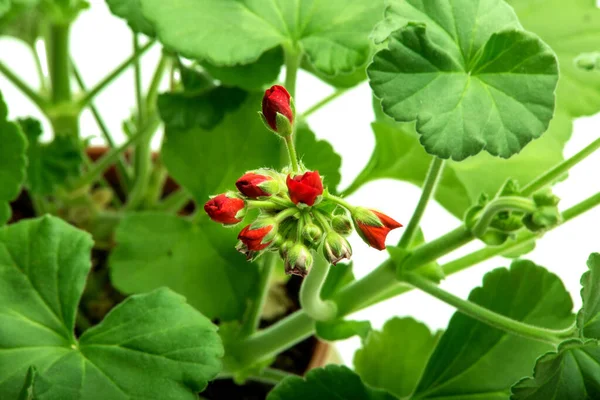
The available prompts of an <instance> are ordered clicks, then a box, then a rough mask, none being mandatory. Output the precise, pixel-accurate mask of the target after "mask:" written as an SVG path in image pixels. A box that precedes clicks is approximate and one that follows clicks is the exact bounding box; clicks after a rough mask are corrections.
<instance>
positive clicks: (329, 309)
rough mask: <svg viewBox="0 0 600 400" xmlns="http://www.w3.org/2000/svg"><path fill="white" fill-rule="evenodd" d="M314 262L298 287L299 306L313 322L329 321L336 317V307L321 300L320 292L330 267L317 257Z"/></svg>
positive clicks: (329, 302)
mask: <svg viewBox="0 0 600 400" xmlns="http://www.w3.org/2000/svg"><path fill="white" fill-rule="evenodd" d="M315 258H316V259H315V262H314V264H313V266H312V268H311V270H310V271H309V273H308V275H306V277H305V278H304V281H303V282H302V286H301V287H300V305H301V306H302V309H303V310H304V311H305V312H306V314H308V315H309V316H310V317H311V318H312V319H314V320H315V321H330V320H332V319H334V318H335V317H336V314H337V305H336V304H335V303H334V302H333V301H331V300H323V299H322V298H321V290H322V289H323V284H324V283H325V280H326V279H327V274H328V273H329V268H330V265H329V263H328V262H327V261H325V259H324V258H323V257H321V256H320V255H317V257H315Z"/></svg>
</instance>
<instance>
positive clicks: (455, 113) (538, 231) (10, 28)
mask: <svg viewBox="0 0 600 400" xmlns="http://www.w3.org/2000/svg"><path fill="white" fill-rule="evenodd" d="M106 3H107V5H108V7H109V8H110V10H111V12H112V13H113V14H114V15H115V16H116V17H119V18H121V19H123V20H124V21H126V22H127V24H128V25H129V27H130V28H131V31H132V38H133V39H132V40H133V44H134V45H133V47H134V54H132V55H131V57H130V58H128V59H126V60H124V61H123V63H122V64H121V65H119V66H117V67H116V69H115V70H114V71H107V74H106V78H105V79H103V80H101V81H100V82H98V83H96V84H95V85H93V86H87V85H86V83H85V82H84V79H83V75H82V74H80V73H79V71H78V69H77V60H76V59H73V57H72V55H71V53H70V50H69V48H70V46H69V43H70V33H71V31H70V28H71V26H72V24H73V22H74V21H75V20H76V19H77V18H78V16H79V15H81V14H82V13H85V12H86V8H87V6H88V4H87V3H86V2H85V0H27V1H25V0H8V1H3V2H2V1H0V34H2V35H9V36H13V37H16V38H18V39H20V40H21V41H22V42H23V43H24V44H25V45H26V46H29V47H31V49H32V50H33V54H34V58H35V60H36V61H37V62H38V63H39V64H41V63H42V61H41V60H40V58H39V54H38V52H37V49H38V47H39V45H40V43H42V44H43V46H44V48H45V51H46V54H47V65H46V67H47V71H49V74H48V75H47V76H46V75H44V74H43V72H42V71H44V70H46V68H40V82H41V84H40V86H39V87H38V88H34V87H33V85H31V84H30V83H29V82H27V81H25V80H24V79H22V78H21V77H19V74H18V71H13V70H12V69H10V68H9V67H7V66H6V65H5V64H3V63H0V73H1V74H2V75H3V76H4V77H5V78H6V79H7V80H8V81H10V82H11V83H12V84H14V86H16V87H17V88H18V89H20V90H21V91H22V93H23V94H24V95H26V96H27V97H28V98H29V99H30V100H31V101H32V102H33V103H34V104H35V105H36V106H37V107H38V108H39V109H40V111H41V112H42V113H43V115H44V116H45V118H47V119H48V121H49V122H50V126H51V127H52V132H51V133H52V135H51V140H50V141H42V140H41V138H42V135H43V132H42V127H41V126H42V125H41V124H40V122H39V121H36V120H35V119H32V118H29V117H27V116H20V117H19V118H17V119H15V120H11V119H9V117H8V108H10V105H11V99H10V98H1V99H0V224H2V225H4V226H3V227H2V228H0V398H2V399H40V400H42V399H43V400H46V399H48V400H54V399H56V400H69V399H194V398H206V399H233V398H264V397H265V396H266V398H267V399H269V400H278V399H282V400H296V399H298V400H300V399H307V398H314V399H334V398H335V399H361V400H366V399H373V400H374V399H377V400H383V399H385V400H388V399H389V400H392V399H464V400H476V399H482V400H483V399H485V400H495V399H498V400H501V399H514V400H524V399H528V400H529V399H530V400H537V399H539V400H546V399H567V400H569V399H573V400H579V399H600V344H599V342H598V340H600V254H592V255H590V257H589V262H588V267H589V271H588V272H586V273H585V274H584V275H583V276H582V278H581V284H582V289H581V296H582V300H583V307H582V308H581V309H580V310H573V303H572V299H571V297H570V295H569V293H568V292H567V291H566V290H565V287H564V285H563V284H562V282H561V280H560V278H559V277H558V276H556V275H554V274H552V273H550V272H549V271H547V270H546V269H544V268H543V267H541V266H537V265H535V264H534V263H533V262H531V261H527V260H526V257H527V253H528V252H529V251H531V250H532V248H533V246H534V245H535V243H536V242H537V241H538V240H543V235H544V233H545V232H547V231H549V230H552V229H560V226H561V225H563V224H565V223H568V222H569V221H570V220H572V219H574V218H576V217H578V216H580V215H581V214H583V213H585V212H586V211H588V210H590V209H592V208H593V207H595V206H597V205H598V204H600V193H598V194H595V195H593V196H591V197H589V198H587V199H582V200H581V202H579V203H578V204H576V205H574V206H572V207H570V208H567V209H565V208H563V207H561V205H560V203H559V200H560V199H559V198H558V197H557V196H556V195H555V194H553V192H552V188H553V184H554V183H556V182H557V181H558V180H561V179H564V178H565V176H566V174H567V173H568V171H569V169H570V168H572V167H573V166H574V165H576V164H578V163H580V162H582V161H584V160H585V158H586V157H587V156H589V155H590V154H592V153H593V152H594V151H596V150H597V149H598V148H600V139H596V140H594V141H591V143H590V144H589V146H587V147H586V148H584V149H583V150H581V151H580V152H578V153H577V154H575V155H574V156H572V157H570V158H568V159H563V156H562V150H563V148H564V145H565V144H566V142H567V140H568V138H569V136H570V133H571V125H572V124H571V121H572V120H573V119H574V118H576V117H580V116H584V115H591V114H593V113H596V112H598V111H600V73H599V72H598V70H600V67H599V65H600V63H599V62H598V60H599V59H600V57H598V53H597V51H598V45H599V43H600V10H599V9H598V8H597V7H596V5H595V4H594V1H593V0H574V1H572V2H559V1H557V0H509V1H508V2H505V1H504V0H387V1H386V2H385V4H384V2H383V0H343V1H342V0H327V1H326V0H294V1H292V0H178V1H164V0H106ZM127 40H129V38H127ZM153 46H160V47H161V48H162V56H161V58H160V61H159V62H158V64H157V65H156V67H155V72H154V75H153V79H152V81H151V84H150V85H149V87H147V88H146V87H143V85H142V82H141V78H140V76H141V64H140V58H141V57H142V55H143V54H144V53H145V52H146V51H147V50H148V49H149V48H151V47H153ZM129 67H131V68H133V69H134V71H135V73H136V80H135V85H134V87H133V88H132V90H133V91H134V92H135V94H136V104H135V109H134V110H135V111H134V112H133V114H132V115H131V118H129V119H128V120H127V121H125V122H124V123H123V129H124V132H125V134H126V141H125V143H123V144H121V145H117V144H115V142H114V139H113V136H114V135H111V132H109V131H108V130H107V129H106V127H105V124H104V123H103V120H102V116H101V110H98V109H97V108H96V107H95V106H94V100H95V97H96V96H97V95H98V93H100V92H102V90H103V89H104V88H106V87H107V86H108V85H109V84H110V83H111V82H113V80H114V79H115V78H116V77H118V76H119V75H120V74H121V73H123V71H125V70H126V69H128V68H129ZM282 67H284V73H283V74H282V76H283V77H284V79H282V81H281V82H279V81H278V79H279V76H280V72H281V71H282ZM299 69H304V70H306V71H308V72H309V73H311V74H313V75H314V76H316V77H317V78H319V79H321V80H322V81H324V82H326V83H328V84H329V85H331V86H332V87H333V88H334V89H335V91H334V93H333V94H332V95H331V96H329V97H327V98H325V99H323V100H322V101H320V102H319V103H318V104H316V105H314V106H313V107H311V108H310V109H308V110H297V109H296V106H295V104H294V96H295V93H296V90H295V89H296V86H297V75H298V70H299ZM167 75H168V76H169V80H170V89H169V90H168V91H166V92H163V93H159V92H160V90H159V88H160V82H161V81H162V79H163V77H164V76H167ZM365 80H368V82H369V85H370V87H371V88H372V91H373V95H374V102H373V104H374V108H375V115H376V121H375V122H374V123H373V124H372V129H373V131H374V133H375V138H376V147H375V150H374V152H373V154H372V157H371V160H370V162H369V163H368V165H367V166H366V167H365V168H364V170H363V171H362V173H360V174H359V176H358V177H357V178H356V180H355V181H354V182H353V183H352V184H351V185H350V186H349V187H348V188H346V189H345V190H344V191H340V190H339V189H338V184H339V182H340V172H339V169H340V165H341V158H340V156H339V155H338V154H337V153H336V151H335V149H334V148H333V147H332V146H331V145H330V144H329V143H327V142H325V141H323V140H318V139H316V137H315V134H314V133H313V132H312V131H311V130H310V128H309V126H308V124H307V116H308V115H309V114H311V113H313V112H314V111H316V110H317V109H320V108H321V107H324V106H326V105H327V103H328V102H330V101H332V100H334V99H335V98H337V97H338V96H340V95H343V94H344V93H345V92H346V91H347V89H348V88H351V87H354V86H356V85H358V84H359V83H361V82H363V81H365ZM86 109H90V110H91V111H92V113H93V115H94V118H95V119H96V121H97V123H98V125H99V127H100V129H101V132H102V134H103V137H104V139H105V140H106V145H107V147H106V148H103V149H98V148H89V147H88V146H87V142H86V141H84V140H83V139H82V134H81V132H80V128H79V118H80V115H81V113H82V111H83V110H86ZM323 112H325V111H323ZM344 117H345V118H348V119H351V118H352V115H351V114H350V115H345V116H344ZM161 129H164V139H163V140H162V143H161V146H160V148H159V149H154V150H155V152H153V149H152V148H151V145H150V144H151V140H152V138H153V137H154V135H155V134H156V133H157V132H158V131H159V130H161ZM367 130H368V127H361V126H356V129H355V131H353V132H345V133H344V134H345V135H347V136H348V137H351V136H352V135H364V134H368V132H366V131H367ZM384 177H385V178H394V179H398V180H403V181H408V182H411V183H414V184H418V185H419V186H421V188H422V195H421V197H420V200H419V202H418V204H417V205H416V207H415V210H414V213H413V215H412V217H411V218H410V219H409V220H407V221H397V220H396V218H394V217H393V216H394V215H395V214H396V212H395V210H393V209H392V210H376V209H374V208H372V207H371V206H370V205H369V204H354V203H353V202H351V201H349V200H348V198H347V196H348V195H350V194H351V193H353V192H354V191H356V190H357V189H359V188H360V187H361V186H362V185H364V184H365V183H367V182H369V181H372V180H375V179H379V178H384ZM432 199H435V200H437V201H438V202H439V203H440V204H441V205H442V206H443V207H445V208H446V209H447V210H448V211H450V212H451V213H452V214H454V215H455V216H456V217H457V224H456V225H457V227H456V228H454V229H452V230H450V231H449V232H448V233H446V234H444V235H442V236H440V237H438V238H435V239H433V240H429V241H428V240H426V239H425V238H424V235H423V232H422V231H421V229H420V222H421V219H422V217H423V215H424V214H425V213H426V211H427V206H428V203H429V202H430V201H431V200H432ZM221 225H222V226H221ZM403 225H404V226H403ZM396 229H398V230H401V231H402V236H401V239H400V241H399V243H390V240H387V236H388V233H389V232H390V231H392V230H396ZM352 232H356V233H358V235H359V236H360V237H361V238H362V239H363V241H364V243H360V242H355V243H353V245H354V246H355V247H356V246H370V247H371V248H372V249H371V251H373V252H377V251H383V252H387V254H388V255H389V257H388V259H387V260H386V261H385V262H383V263H382V264H381V265H380V266H378V267H377V268H375V269H373V270H372V271H371V272H370V273H369V274H367V275H366V276H365V277H363V278H361V279H355V278H354V276H353V274H352V264H351V262H350V260H351V258H352V246H351V244H350V241H349V240H348V239H347V237H348V236H349V235H350V234H351V233H352ZM471 242H479V243H480V244H481V248H480V249H479V250H477V251H475V252H473V253H471V254H468V255H466V256H462V257H458V258H456V259H455V260H453V261H451V262H449V263H448V264H445V265H440V264H439V263H438V262H437V261H438V259H440V258H441V257H442V256H446V255H449V254H451V253H452V252H454V251H455V250H457V249H459V248H462V247H464V246H465V245H467V244H469V243H471ZM240 253H241V254H240ZM497 255H502V256H505V257H506V260H507V261H506V262H507V264H510V266H509V267H507V268H499V269H496V270H493V271H492V272H489V273H488V274H487V275H486V276H485V278H484V280H483V284H482V285H481V286H480V287H478V288H475V289H474V290H473V291H472V292H471V294H470V295H469V297H468V299H463V298H460V297H458V296H456V295H454V294H452V293H450V292H448V291H446V290H444V289H443V288H441V287H440V286H439V283H440V281H441V280H443V279H453V278H451V277H450V275H452V274H454V273H456V272H459V271H462V270H465V269H467V268H469V267H472V266H474V265H477V264H479V263H481V262H483V261H485V260H487V259H489V258H491V257H494V256H497ZM509 259H512V260H509ZM286 282H287V284H286V286H285V287H286V288H287V291H284V292H283V293H281V291H282V290H281V289H282V287H284V286H283V285H284V284H285V283H286ZM290 282H291V283H294V282H296V283H297V284H299V289H298V290H296V291H295V292H294V290H293V289H291V287H292V286H293V285H291V284H290ZM410 290H421V291H423V292H425V293H427V294H430V295H431V296H433V297H435V298H437V299H439V300H440V301H442V302H445V303H447V304H449V305H451V306H453V307H455V308H456V314H455V315H454V316H453V317H452V319H451V320H450V322H449V324H448V327H447V328H446V329H445V330H444V331H443V332H432V331H430V329H429V328H427V327H426V326H425V325H424V324H422V323H420V322H417V321H416V320H414V319H412V318H391V319H390V320H389V321H388V322H387V323H386V324H385V326H384V327H383V329H382V330H373V329H372V328H371V326H370V324H369V322H367V321H356V320H353V319H352V318H351V317H349V316H350V315H351V314H352V313H354V312H356V311H358V310H361V309H364V308H366V307H368V306H370V305H372V304H375V303H377V302H381V301H383V300H385V299H389V298H391V297H394V296H399V295H401V294H403V293H405V292H408V291H410ZM296 297H297V298H298V302H299V307H294V306H293V303H294V301H295V299H296ZM290 304H292V305H291V306H290ZM313 336H316V337H317V338H319V339H321V340H323V341H330V342H333V341H336V340H341V339H346V338H350V337H352V336H359V337H360V338H361V340H362V348H361V349H360V350H359V351H358V352H357V353H356V355H355V358H354V369H350V368H348V367H345V366H338V365H328V366H325V365H319V366H318V367H317V368H314V369H312V370H310V371H308V372H307V373H306V374H304V372H306V371H305V370H306V367H307V365H303V366H302V367H301V368H297V366H296V368H294V366H292V367H290V365H288V364H289V363H287V364H286V362H285V360H286V358H285V357H286V356H285V354H290V353H289V352H288V350H290V349H292V348H294V347H296V346H298V345H299V344H300V343H309V347H302V348H301V349H300V348H299V349H300V350H298V351H297V352H296V353H300V354H303V355H304V356H305V358H309V357H310V352H311V351H312V347H311V346H313V347H314V343H315V342H314V340H313V341H312V342H311V341H310V340H309V341H308V342H306V339H307V338H311V337H313ZM306 353H308V354H306ZM289 357H292V356H289ZM255 382H260V383H261V385H262V386H260V390H259V392H260V394H259V395H257V394H256V393H255V391H256V390H257V389H256V387H255V386H253V383H255ZM221 383H227V385H228V386H227V387H225V388H224V387H223V385H222V384H221ZM236 385H237V386H236ZM252 396H254V397H252ZM257 396H258V397H257Z"/></svg>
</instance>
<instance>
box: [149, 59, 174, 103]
mask: <svg viewBox="0 0 600 400" xmlns="http://www.w3.org/2000/svg"><path fill="white" fill-rule="evenodd" d="M170 62H171V57H170V56H169V55H167V54H166V53H164V52H163V53H162V55H161V56H160V60H159V61H158V64H157V66H156V69H155V70H154V75H153V76H152V80H151V81H150V86H149V87H148V92H147V93H146V110H149V112H151V111H152V110H154V109H155V108H156V99H157V98H158V89H159V88H160V83H161V82H162V79H163V76H164V75H165V72H166V70H167V68H168V67H169V65H170Z"/></svg>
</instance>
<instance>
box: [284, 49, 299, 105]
mask: <svg viewBox="0 0 600 400" xmlns="http://www.w3.org/2000/svg"><path fill="white" fill-rule="evenodd" d="M300 61H302V51H301V50H300V49H298V47H297V46H296V45H289V46H285V88H286V89H287V91H288V92H289V93H290V95H292V97H295V96H296V77H297V76H298V68H299V67H300Z"/></svg>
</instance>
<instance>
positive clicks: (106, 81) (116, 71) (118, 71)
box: [77, 39, 154, 108]
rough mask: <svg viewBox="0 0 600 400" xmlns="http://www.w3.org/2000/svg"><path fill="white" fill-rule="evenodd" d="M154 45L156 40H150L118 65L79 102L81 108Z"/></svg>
mask: <svg viewBox="0 0 600 400" xmlns="http://www.w3.org/2000/svg"><path fill="white" fill-rule="evenodd" d="M153 44H154V39H152V40H150V41H149V42H148V43H146V44H145V45H144V46H142V47H141V48H140V49H139V52H136V53H134V54H133V55H132V56H131V57H129V58H128V59H126V60H125V61H123V62H122V63H121V64H120V65H118V66H117V67H116V68H115V69H114V70H113V71H112V72H111V73H109V74H108V75H107V76H106V77H105V78H104V79H102V80H101V81H100V82H98V83H97V84H96V86H94V87H93V88H92V89H91V90H90V91H89V92H87V93H86V94H85V95H84V96H83V97H82V98H81V99H79V101H78V102H77V104H78V106H79V107H80V108H83V107H85V106H86V105H87V104H88V103H89V102H90V101H92V99H93V98H94V97H96V95H98V93H100V92H101V91H102V90H103V89H104V88H106V87H107V86H108V85H109V84H110V83H111V82H112V81H114V80H115V79H116V78H117V77H118V76H119V75H121V74H122V73H123V71H125V70H126V69H127V68H128V67H129V66H130V65H131V64H133V63H134V62H135V61H136V60H137V59H138V58H140V57H141V56H142V54H144V53H145V52H146V51H147V50H148V49H149V48H150V47H152V45H153Z"/></svg>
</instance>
